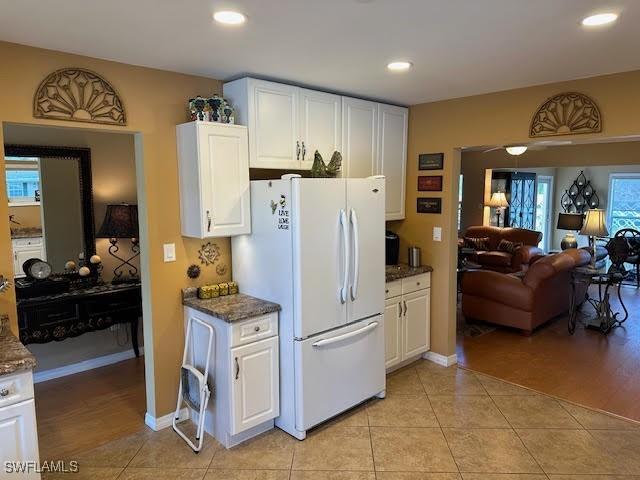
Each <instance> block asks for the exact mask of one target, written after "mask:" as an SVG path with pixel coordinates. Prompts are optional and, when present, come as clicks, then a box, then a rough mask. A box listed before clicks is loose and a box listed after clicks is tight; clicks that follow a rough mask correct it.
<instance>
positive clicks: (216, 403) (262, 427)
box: [185, 307, 280, 448]
mask: <svg viewBox="0 0 640 480" xmlns="http://www.w3.org/2000/svg"><path fill="white" fill-rule="evenodd" d="M189 317H193V318H197V319H198V320H201V321H203V322H205V323H207V324H209V325H212V326H213V328H214V331H215V346H214V348H213V350H212V352H213V353H212V358H211V363H210V370H209V372H210V373H209V386H210V388H211V391H212V395H211V399H210V400H209V405H208V406H207V410H206V414H205V415H206V416H205V421H204V429H205V431H206V432H207V433H208V434H209V435H211V436H212V437H214V438H215V439H216V440H218V441H219V442H220V443H221V444H223V445H224V446H225V447H226V448H231V447H233V446H235V445H238V444H239V443H242V442H243V441H245V440H247V439H249V438H251V437H254V436H256V435H258V434H260V433H262V432H264V431H266V430H269V429H271V428H273V426H274V419H275V418H276V417H277V416H278V415H280V363H279V350H278V314H277V313H269V314H266V315H260V316H256V317H251V318H247V319H245V320H238V321H235V322H231V323H229V322H226V321H224V320H222V319H219V318H217V317H214V316H212V315H207V314H206V313H203V312H200V311H198V310H195V309H193V308H190V307H185V323H186V321H188V319H189ZM194 328H195V330H194V334H193V344H192V345H193V351H192V352H191V353H192V354H193V363H194V364H195V366H196V367H197V368H198V369H199V370H204V364H205V360H206V352H207V340H208V335H205V332H204V329H203V331H202V332H200V330H198V328H202V327H198V326H197V325H196V326H195V327H194ZM191 418H192V419H194V421H196V419H197V413H196V412H194V411H192V412H191Z"/></svg>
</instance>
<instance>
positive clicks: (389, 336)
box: [384, 297, 402, 368]
mask: <svg viewBox="0 0 640 480" xmlns="http://www.w3.org/2000/svg"><path fill="white" fill-rule="evenodd" d="M401 314H402V299H401V297H394V298H389V299H387V300H386V301H385V304H384V366H385V368H390V367H393V366H394V365H396V364H398V363H400V362H401V361H402V315H401Z"/></svg>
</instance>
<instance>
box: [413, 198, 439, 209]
mask: <svg viewBox="0 0 640 480" xmlns="http://www.w3.org/2000/svg"><path fill="white" fill-rule="evenodd" d="M416 211H417V212H418V213H442V199H441V198H436V197H419V198H418V199H417V204H416Z"/></svg>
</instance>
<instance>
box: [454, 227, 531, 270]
mask: <svg viewBox="0 0 640 480" xmlns="http://www.w3.org/2000/svg"><path fill="white" fill-rule="evenodd" d="M465 238H488V239H489V248H488V249H487V250H478V251H476V252H474V253H473V254H469V255H467V258H468V259H469V260H471V261H472V262H475V263H478V264H479V265H481V266H482V268H484V269H488V270H493V271H496V272H503V273H511V272H518V271H520V270H526V269H527V268H528V266H529V264H530V263H531V259H532V258H534V257H536V256H539V255H542V254H543V251H542V250H541V249H540V248H538V243H540V241H541V240H542V233H540V232H536V231H534V230H526V229H524V228H500V227H490V226H477V227H469V228H468V229H467V231H466V232H464V235H463V238H461V239H459V241H458V244H459V246H461V247H462V246H465V245H464V239H465ZM503 239H504V240H508V241H510V242H519V243H523V246H522V247H520V248H518V249H517V250H516V251H515V252H514V253H513V254H511V253H508V252H503V251H501V250H498V245H499V244H500V240H503Z"/></svg>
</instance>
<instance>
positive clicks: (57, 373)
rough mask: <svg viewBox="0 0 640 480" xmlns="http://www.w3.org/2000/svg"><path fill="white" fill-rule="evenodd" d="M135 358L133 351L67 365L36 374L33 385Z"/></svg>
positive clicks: (142, 350)
mask: <svg viewBox="0 0 640 480" xmlns="http://www.w3.org/2000/svg"><path fill="white" fill-rule="evenodd" d="M140 355H141V356H142V355H144V347H140ZM134 357H135V354H134V353H133V350H124V351H122V352H118V353H112V354H111V355H104V356H102V357H96V358H91V359H89V360H84V361H82V362H78V363H72V364H71V365H65V366H64V367H58V368H52V369H50V370H44V371H42V372H34V374H33V383H40V382H46V381H47V380H53V379H54V378H60V377H66V376H67V375H73V374H74V373H80V372H86V371H87V370H93V369H94V368H100V367H106V366H107V365H112V364H114V363H118V362H122V361H124V360H129V359H130V358H134Z"/></svg>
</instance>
